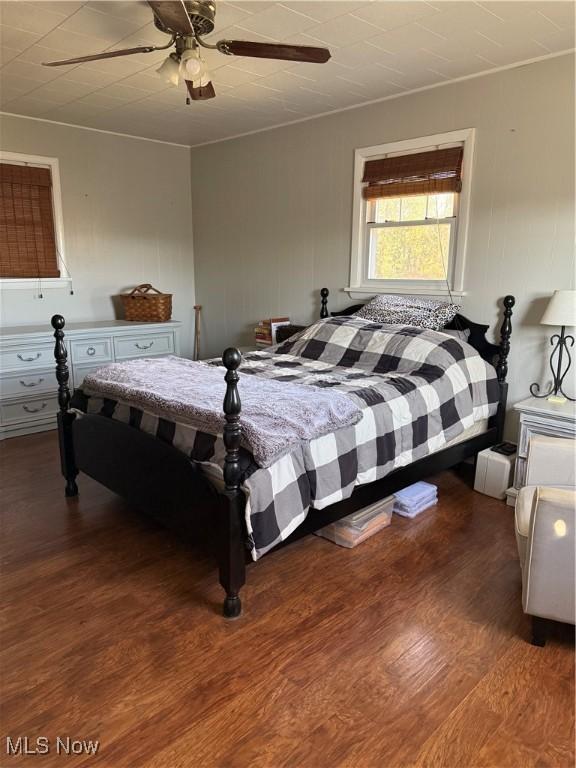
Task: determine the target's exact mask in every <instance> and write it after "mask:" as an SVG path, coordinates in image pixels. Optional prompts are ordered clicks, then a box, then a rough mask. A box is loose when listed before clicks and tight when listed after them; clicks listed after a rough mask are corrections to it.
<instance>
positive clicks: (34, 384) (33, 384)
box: [20, 378, 44, 387]
mask: <svg viewBox="0 0 576 768" xmlns="http://www.w3.org/2000/svg"><path fill="white" fill-rule="evenodd" d="M43 381H44V379H42V378H40V379H38V381H22V379H20V384H21V385H22V386H23V387H37V386H38V384H42V382H43Z"/></svg>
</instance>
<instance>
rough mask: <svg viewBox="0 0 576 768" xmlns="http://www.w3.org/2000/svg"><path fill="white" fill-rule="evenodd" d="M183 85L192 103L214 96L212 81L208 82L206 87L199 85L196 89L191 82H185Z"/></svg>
mask: <svg viewBox="0 0 576 768" xmlns="http://www.w3.org/2000/svg"><path fill="white" fill-rule="evenodd" d="M185 83H186V88H188V93H189V94H190V98H191V99H192V101H206V100H207V99H213V98H214V97H215V96H216V91H215V90H214V86H213V85H212V81H210V82H209V83H208V85H201V86H199V87H198V88H194V83H193V82H192V80H185Z"/></svg>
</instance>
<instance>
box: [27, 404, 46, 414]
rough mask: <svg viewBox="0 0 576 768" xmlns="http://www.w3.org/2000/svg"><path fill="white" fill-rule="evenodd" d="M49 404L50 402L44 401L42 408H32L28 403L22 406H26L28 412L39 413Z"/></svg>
mask: <svg viewBox="0 0 576 768" xmlns="http://www.w3.org/2000/svg"><path fill="white" fill-rule="evenodd" d="M47 405H48V403H42V405H41V406H40V408H30V406H28V405H26V404H24V405H23V406H22V408H24V410H25V411H26V413H38V411H43V410H44V408H46V406H47Z"/></svg>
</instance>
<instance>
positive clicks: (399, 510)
mask: <svg viewBox="0 0 576 768" xmlns="http://www.w3.org/2000/svg"><path fill="white" fill-rule="evenodd" d="M437 503H438V499H437V498H434V499H433V500H432V501H427V502H426V503H424V504H420V505H419V506H418V507H412V508H411V509H406V508H403V507H400V506H398V505H396V504H395V505H394V512H395V513H396V514H397V515H400V516H401V517H416V515H419V514H420V513H421V512H424V510H426V509H430V507H434V506H436V504H437Z"/></svg>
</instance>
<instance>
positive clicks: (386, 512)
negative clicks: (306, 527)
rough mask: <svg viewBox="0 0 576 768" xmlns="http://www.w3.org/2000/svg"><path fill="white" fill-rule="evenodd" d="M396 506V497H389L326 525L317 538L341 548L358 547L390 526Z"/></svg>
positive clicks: (318, 532)
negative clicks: (393, 509)
mask: <svg viewBox="0 0 576 768" xmlns="http://www.w3.org/2000/svg"><path fill="white" fill-rule="evenodd" d="M393 506H394V496H388V497H387V498H385V499H382V500H381V501H377V502H376V503H375V504H371V505H370V506H369V507H364V509H360V510H358V512H353V513H352V514H351V515H348V516H347V517H343V518H342V519H341V520H337V521H336V522H335V523H331V524H330V525H326V526H325V527H324V528H321V529H320V530H319V531H316V535H317V536H322V538H324V539H329V540H330V541H333V542H334V543H335V544H338V545H339V546H340V547H347V548H348V549H352V547H355V546H357V545H358V544H360V543H361V542H363V541H365V540H366V539H369V538H370V536H373V535H374V534H375V533H377V532H378V531H381V530H382V528H386V526H388V525H390V522H391V520H392V507H393Z"/></svg>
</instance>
